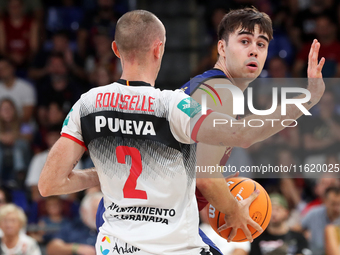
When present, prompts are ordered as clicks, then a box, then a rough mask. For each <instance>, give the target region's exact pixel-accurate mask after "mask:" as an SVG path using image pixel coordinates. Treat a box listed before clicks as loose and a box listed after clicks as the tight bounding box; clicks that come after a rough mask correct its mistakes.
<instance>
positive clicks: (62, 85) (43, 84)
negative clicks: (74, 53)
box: [38, 53, 81, 114]
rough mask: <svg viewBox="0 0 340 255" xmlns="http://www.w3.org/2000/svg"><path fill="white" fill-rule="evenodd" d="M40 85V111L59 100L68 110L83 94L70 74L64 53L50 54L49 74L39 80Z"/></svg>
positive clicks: (64, 109) (65, 109)
mask: <svg viewBox="0 0 340 255" xmlns="http://www.w3.org/2000/svg"><path fill="white" fill-rule="evenodd" d="M38 87H39V90H38V104H39V107H38V111H42V110H45V111H47V107H48V105H49V103H50V102H57V103H58V104H59V105H61V106H62V109H63V111H64V112H68V111H69V110H70V109H71V106H72V105H73V104H74V103H75V102H76V101H77V100H78V99H79V98H80V95H81V90H80V88H79V87H78V84H77V83H76V82H75V81H74V80H73V79H72V77H70V76H69V70H68V68H67V65H66V63H65V60H64V57H63V55H62V54H59V53H55V54H52V55H51V56H50V58H49V61H48V74H47V75H46V76H44V78H42V79H41V80H40V81H39V85H38ZM38 114H40V113H38Z"/></svg>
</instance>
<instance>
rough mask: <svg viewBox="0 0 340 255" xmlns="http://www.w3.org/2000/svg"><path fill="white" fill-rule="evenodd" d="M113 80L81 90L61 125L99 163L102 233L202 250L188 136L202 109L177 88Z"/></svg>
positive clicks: (166, 249) (163, 250) (166, 248)
mask: <svg viewBox="0 0 340 255" xmlns="http://www.w3.org/2000/svg"><path fill="white" fill-rule="evenodd" d="M118 82H119V83H118ZM118 82H116V83H113V84H110V85H107V86H104V87H99V88H94V89H92V90H90V91H89V92H87V93H85V94H83V95H82V97H81V98H80V99H79V101H78V102H77V103H76V104H75V105H74V106H73V108H72V109H71V111H70V113H69V115H68V116H67V117H66V119H65V122H64V125H63V129H62V136H64V137H68V138H70V139H73V140H74V141H76V142H77V143H79V144H82V145H84V146H85V147H86V148H87V149H88V150H89V152H90V156H91V159H92V160H93V163H94V165H95V167H96V169H97V172H98V176H99V179H100V183H101V189H102V192H103V194H104V206H105V213H104V215H103V218H104V221H105V223H104V224H103V226H102V227H101V228H100V233H101V235H104V236H105V235H107V236H111V237H112V236H113V237H115V238H117V239H119V240H120V241H123V242H126V243H127V244H129V245H131V246H133V247H137V248H136V249H138V250H141V251H143V252H145V254H149V253H150V254H200V252H201V251H202V250H203V249H207V248H208V246H206V244H205V243H203V242H202V240H201V238H200V236H199V234H198V208H197V202H196V199H195V187H196V181H195V159H194V158H195V157H194V154H195V151H194V150H192V151H190V150H189V148H190V146H188V144H190V143H192V142H193V140H195V136H196V134H197V130H198V127H199V125H200V123H202V120H203V118H204V117H206V116H207V115H204V116H201V106H200V105H199V104H198V103H197V102H196V101H194V100H193V99H191V98H190V97H189V96H188V95H186V94H185V93H184V92H183V91H181V90H176V91H169V90H163V91H160V90H159V89H155V88H153V87H151V86H150V84H147V83H144V82H130V86H125V85H122V84H124V83H125V82H126V81H123V80H119V81H118ZM191 153H193V154H191ZM191 155H192V156H191ZM98 240H99V239H97V242H98ZM105 240H106V239H105V238H103V239H102V240H100V241H101V242H103V245H104V243H107V241H105ZM97 245H98V243H97ZM113 245H114V244H113ZM101 249H102V247H101ZM110 254H111V253H110ZM143 254H144V253H143Z"/></svg>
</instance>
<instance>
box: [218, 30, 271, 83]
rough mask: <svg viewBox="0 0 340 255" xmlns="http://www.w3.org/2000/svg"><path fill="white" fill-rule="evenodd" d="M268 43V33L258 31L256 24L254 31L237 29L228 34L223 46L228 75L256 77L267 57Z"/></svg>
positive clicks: (252, 78)
mask: <svg viewBox="0 0 340 255" xmlns="http://www.w3.org/2000/svg"><path fill="white" fill-rule="evenodd" d="M224 43H225V42H224ZM268 45H269V39H268V35H267V34H264V33H260V29H259V26H258V25H256V26H255V28H254V32H249V31H245V30H241V29H237V30H236V31H235V32H234V33H232V34H230V35H229V40H228V45H226V46H225V61H226V68H227V70H228V71H229V73H230V75H231V76H232V77H233V78H248V79H251V80H254V79H255V78H256V77H258V76H259V75H260V73H261V71H262V69H263V66H264V63H265V61H266V58H267V53H268Z"/></svg>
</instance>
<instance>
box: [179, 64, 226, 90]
mask: <svg viewBox="0 0 340 255" xmlns="http://www.w3.org/2000/svg"><path fill="white" fill-rule="evenodd" d="M213 78H228V77H227V76H226V75H225V73H224V72H222V71H221V70H219V69H216V68H214V69H211V70H208V71H206V72H204V73H202V74H199V75H196V76H195V77H194V78H193V79H194V80H193V81H188V82H187V83H185V84H184V85H183V86H182V87H181V89H182V90H183V91H184V92H185V93H186V94H188V95H190V96H191V95H192V94H193V93H194V92H195V91H196V89H197V88H198V87H199V86H200V85H201V84H202V82H205V81H207V80H210V79H213Z"/></svg>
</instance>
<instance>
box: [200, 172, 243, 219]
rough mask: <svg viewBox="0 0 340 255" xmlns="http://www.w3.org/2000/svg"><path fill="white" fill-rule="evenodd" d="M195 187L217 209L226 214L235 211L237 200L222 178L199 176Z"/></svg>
mask: <svg viewBox="0 0 340 255" xmlns="http://www.w3.org/2000/svg"><path fill="white" fill-rule="evenodd" d="M196 187H197V188H198V189H199V191H200V192H201V193H202V195H203V196H204V197H205V199H206V200H207V201H208V202H209V203H210V204H212V205H213V206H214V207H215V208H216V209H217V210H219V211H220V212H221V213H224V214H226V215H230V214H232V213H235V210H236V209H237V208H238V207H237V201H236V200H235V198H234V197H233V196H232V194H231V193H230V191H229V187H228V185H227V182H226V181H225V179H224V178H199V179H197V180H196Z"/></svg>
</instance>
